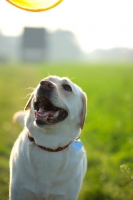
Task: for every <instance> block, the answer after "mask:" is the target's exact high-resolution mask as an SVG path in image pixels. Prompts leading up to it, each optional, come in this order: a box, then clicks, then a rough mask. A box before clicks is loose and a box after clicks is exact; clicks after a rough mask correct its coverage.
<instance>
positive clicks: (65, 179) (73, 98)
mask: <svg viewBox="0 0 133 200" xmlns="http://www.w3.org/2000/svg"><path fill="white" fill-rule="evenodd" d="M45 80H49V81H51V82H52V83H54V84H55V88H56V89H55V90H54V92H53V94H52V97H51V102H52V103H53V104H54V105H55V106H57V107H61V108H63V109H65V110H67V112H68V116H67V118H66V119H65V120H64V121H62V122H59V123H57V124H54V125H45V126H43V127H39V126H37V124H36V123H35V116H34V108H33V101H34V100H35V99H36V93H37V88H38V87H39V85H38V86H37V88H36V89H35V90H34V92H33V94H32V95H31V98H30V100H29V102H28V104H27V109H28V111H26V113H27V114H26V116H25V128H24V130H23V131H22V133H21V134H20V136H19V137H18V139H17V141H16V142H15V144H14V147H13V149H12V152H11V157H10V194H9V198H10V200H76V199H77V198H78V194H79V191H80V188H81V185H82V181H83V178H84V175H85V172H86V165H87V164H86V163H87V162H86V153H85V150H84V147H82V148H81V150H79V151H76V150H75V149H74V148H73V146H72V143H71V144H70V145H69V147H68V148H67V149H65V150H63V151H60V152H47V151H45V150H42V149H40V148H39V147H38V146H37V145H41V146H45V147H48V148H51V149H56V148H58V147H63V146H65V145H67V144H69V143H70V142H72V141H74V140H75V139H76V138H77V137H78V136H79V135H80V132H81V128H82V127H83V124H84V119H85V115H86V95H85V93H83V91H82V90H81V89H80V88H79V87H78V86H77V85H75V84H74V83H72V82H71V81H70V80H69V79H67V78H60V77H57V76H52V77H48V78H46V79H45ZM63 82H67V83H68V84H69V85H70V86H71V88H72V92H68V91H64V90H63V88H62V87H61V85H62V83H63ZM28 131H29V132H30V134H31V136H32V137H33V138H34V140H35V143H34V142H31V141H30V140H29V138H28V136H27V135H28ZM36 144H37V145H36Z"/></svg>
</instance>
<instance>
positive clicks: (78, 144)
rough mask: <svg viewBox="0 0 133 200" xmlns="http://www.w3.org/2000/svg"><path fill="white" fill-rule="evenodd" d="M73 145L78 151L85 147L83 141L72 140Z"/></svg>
mask: <svg viewBox="0 0 133 200" xmlns="http://www.w3.org/2000/svg"><path fill="white" fill-rule="evenodd" d="M72 147H73V148H74V149H75V150H76V151H80V149H81V148H82V147H83V143H82V142H81V141H73V142H72Z"/></svg>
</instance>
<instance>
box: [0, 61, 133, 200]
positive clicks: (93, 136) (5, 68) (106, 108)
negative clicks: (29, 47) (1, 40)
mask: <svg viewBox="0 0 133 200" xmlns="http://www.w3.org/2000/svg"><path fill="white" fill-rule="evenodd" d="M111 65H112V64H105V63H104V64H82V63H80V64H69V63H68V64H39V65H37V64H34V65H30V64H28V65H22V64H15V65H13V64H1V66H0V91H1V97H0V123H1V133H0V199H2V200H4V199H8V182H9V167H8V162H9V154H10V151H11V148H12V145H13V143H14V141H15V139H16V137H17V136H18V134H19V132H20V131H21V127H19V125H17V124H12V115H13V114H14V112H16V111H18V110H21V109H23V108H24V106H25V103H26V101H27V98H26V95H27V94H29V93H30V92H31V90H30V89H28V88H29V87H36V85H37V84H38V82H39V81H40V80H41V79H42V78H43V77H45V76H47V75H50V74H51V75H55V74H56V75H59V76H68V77H69V78H70V79H72V81H74V82H75V83H77V84H78V85H79V86H81V87H82V88H83V90H84V91H85V92H86V93H87V96H88V115H87V119H86V123H85V127H84V129H83V132H82V135H81V139H82V141H83V143H84V146H85V148H86V151H87V157H88V171H87V174H86V177H85V180H84V183H83V187H82V190H81V193H80V197H79V200H113V199H115V200H125V199H126V200H131V199H133V125H132V124H133V123H132V121H133V120H132V119H133V64H130V63H128V64H127V63H125V64H113V66H111ZM120 166H121V167H120ZM129 168H130V170H128V169H129Z"/></svg>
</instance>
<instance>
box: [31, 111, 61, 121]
mask: <svg viewBox="0 0 133 200" xmlns="http://www.w3.org/2000/svg"><path fill="white" fill-rule="evenodd" d="M58 114H59V111H47V110H45V109H43V108H40V109H39V111H37V110H35V111H34V115H35V117H36V119H38V120H42V121H44V122H45V123H47V124H49V122H48V119H55V118H56V117H57V116H58Z"/></svg>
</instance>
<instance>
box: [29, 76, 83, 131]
mask: <svg viewBox="0 0 133 200" xmlns="http://www.w3.org/2000/svg"><path fill="white" fill-rule="evenodd" d="M28 109H30V110H32V114H33V115H34V123H35V124H36V125H37V126H38V127H41V128H43V127H45V126H46V125H47V126H50V125H55V124H57V123H61V122H65V121H67V122H68V123H69V122H74V123H77V125H79V126H80V128H81V129H82V128H83V125H84V121H85V116H86V95H85V93H84V92H83V91H82V90H81V88H79V87H78V86H77V85H76V84H74V83H73V82H71V81H70V80H69V79H68V78H60V77H57V76H49V77H47V78H45V79H43V80H41V81H40V83H39V85H38V86H37V88H36V89H35V90H34V92H33V93H32V95H31V97H30V99H29V100H28V102H27V104H26V106H25V110H28ZM68 123H67V125H68V126H69V124H68Z"/></svg>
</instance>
